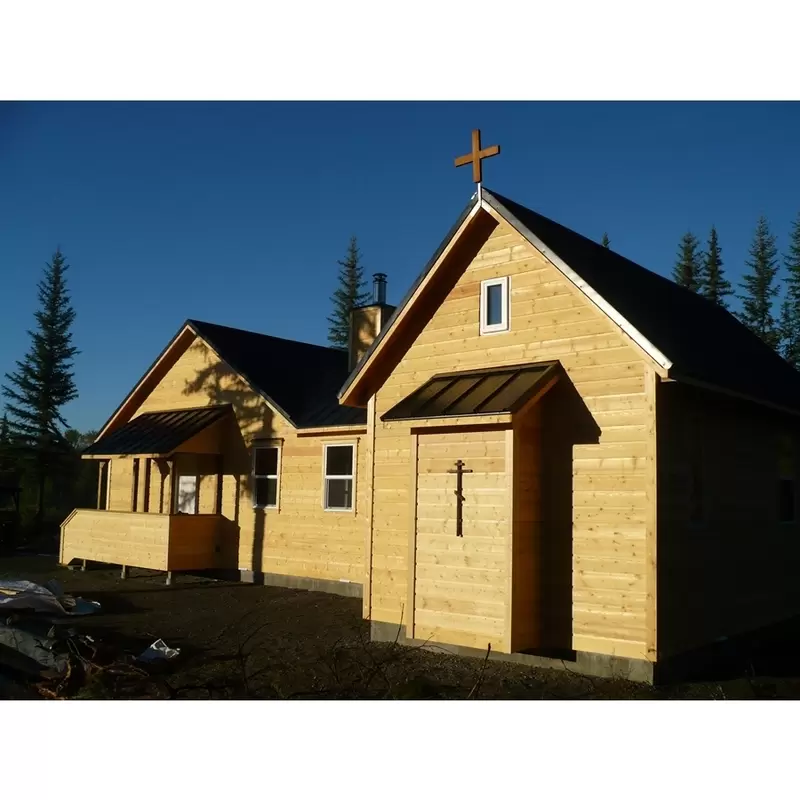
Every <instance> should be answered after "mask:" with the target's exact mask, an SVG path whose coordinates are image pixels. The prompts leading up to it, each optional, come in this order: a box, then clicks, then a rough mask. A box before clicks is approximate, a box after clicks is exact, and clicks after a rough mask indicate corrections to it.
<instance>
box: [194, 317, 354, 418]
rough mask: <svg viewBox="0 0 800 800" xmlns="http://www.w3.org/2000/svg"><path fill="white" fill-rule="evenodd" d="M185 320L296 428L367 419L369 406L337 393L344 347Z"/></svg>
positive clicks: (343, 373)
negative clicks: (346, 401) (345, 401)
mask: <svg viewBox="0 0 800 800" xmlns="http://www.w3.org/2000/svg"><path fill="white" fill-rule="evenodd" d="M187 325H189V326H191V328H192V329H193V330H194V331H195V333H197V335H198V336H200V337H201V338H202V339H205V340H206V341H207V342H208V343H209V344H210V345H211V347H213V348H214V350H216V351H217V353H218V354H219V356H220V357H221V358H222V359H223V361H225V362H226V363H227V364H228V365H229V366H230V367H231V368H232V369H234V370H235V371H236V372H238V373H239V374H240V375H241V376H242V377H243V378H245V380H247V382H248V383H250V385H251V386H252V387H253V389H255V390H256V391H258V392H260V393H261V395H262V396H264V397H265V398H266V399H267V400H268V401H269V402H271V403H272V404H273V405H274V406H275V407H276V408H277V409H278V410H279V411H280V412H281V413H282V414H284V415H285V416H286V417H287V418H288V419H289V420H290V421H291V422H292V423H294V425H296V426H297V427H298V428H317V427H323V426H328V425H366V422H367V411H366V409H364V408H351V407H348V406H340V405H339V400H338V398H337V394H336V393H337V391H338V390H339V387H340V386H341V385H342V383H343V382H344V381H345V379H346V378H347V374H348V354H347V353H346V352H343V351H341V350H334V349H333V348H331V347H322V346H321V345H316V344H307V343H306V342H296V341H293V340H291V339H279V338H278V337H277V336H267V335H266V334H263V333H253V332H252V331H243V330H240V329H238V328H229V327H227V326H225V325H215V324H213V323H211V322H200V321H199V320H194V319H190V320H187Z"/></svg>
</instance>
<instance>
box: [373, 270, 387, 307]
mask: <svg viewBox="0 0 800 800" xmlns="http://www.w3.org/2000/svg"><path fill="white" fill-rule="evenodd" d="M372 302H373V303H374V304H375V305H380V306H384V305H386V273H384V272H376V273H375V274H374V275H373V276H372Z"/></svg>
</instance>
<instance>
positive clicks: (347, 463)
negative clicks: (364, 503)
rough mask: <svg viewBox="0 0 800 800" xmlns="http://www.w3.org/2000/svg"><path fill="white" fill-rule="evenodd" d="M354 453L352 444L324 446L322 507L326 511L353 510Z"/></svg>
mask: <svg viewBox="0 0 800 800" xmlns="http://www.w3.org/2000/svg"><path fill="white" fill-rule="evenodd" d="M354 452H355V446H354V445H352V444H335V445H334V444H327V445H325V453H324V459H325V463H324V467H325V477H324V493H325V495H324V507H325V509H326V510H327V511H352V509H353V493H354V486H355V469H354V464H353V461H354Z"/></svg>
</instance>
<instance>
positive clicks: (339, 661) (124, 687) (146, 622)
mask: <svg viewBox="0 0 800 800" xmlns="http://www.w3.org/2000/svg"><path fill="white" fill-rule="evenodd" d="M0 577H3V578H19V579H27V580H32V581H36V582H40V583H41V582H44V581H46V580H48V579H50V578H56V579H57V580H59V581H60V582H61V583H62V585H63V586H64V588H65V591H66V592H67V593H69V594H73V595H75V596H82V597H84V598H87V599H91V600H97V601H99V602H100V603H101V605H102V612H101V613H99V614H95V615H92V616H90V617H82V618H71V619H70V620H69V621H68V623H66V624H69V625H71V626H73V627H75V628H76V629H78V630H79V631H80V632H83V633H89V634H90V635H92V636H94V637H95V639H96V640H97V641H98V642H99V643H101V645H102V648H103V650H104V651H105V653H106V655H107V656H108V654H111V657H112V660H113V659H116V658H118V657H123V656H124V654H127V655H128V656H129V657H130V656H133V655H136V654H138V653H140V652H142V650H143V649H144V648H145V647H147V646H148V645H149V644H150V643H151V642H153V641H154V640H156V639H164V640H165V641H166V643H167V644H168V645H169V646H170V647H177V648H180V650H181V654H180V656H179V657H178V658H176V659H175V660H174V661H173V662H170V663H169V664H167V665H165V666H164V668H163V669H162V670H158V671H156V673H155V674H150V675H147V676H142V675H141V674H140V675H138V676H136V675H133V676H132V675H130V674H125V673H124V672H122V673H119V672H117V673H115V672H114V670H100V671H99V672H98V673H97V674H94V675H93V676H92V678H91V680H90V681H89V682H88V684H87V685H85V686H83V687H78V688H77V689H76V691H75V692H74V693H73V694H72V696H77V697H86V698H147V697H149V698H198V699H199V698H253V699H304V698H305V699H326V698H329V699H349V698H364V699H384V698H385V699H467V698H472V699H530V700H546V699H562V700H564V699H648V700H656V699H761V698H763V699H773V698H774V699H778V698H796V697H800V660H798V658H797V657H796V655H795V654H797V653H798V652H800V648H799V647H798V644H800V634H798V636H797V637H796V638H795V639H793V640H792V642H790V643H789V644H788V645H785V646H782V648H781V651H780V652H781V654H782V655H781V657H780V658H779V659H776V658H773V657H772V656H770V654H769V653H766V654H764V653H762V654H761V656H760V657H759V658H757V659H756V662H753V661H752V659H750V660H748V662H747V669H746V670H742V671H737V670H733V671H731V670H730V669H727V670H723V671H721V673H720V674H719V675H714V676H711V677H712V678H713V679H708V680H704V681H698V682H687V683H682V684H677V685H671V686H665V687H652V686H646V685H641V684H635V683H630V682H628V681H623V680H609V679H601V678H587V677H584V676H581V675H578V674H575V673H571V672H568V671H566V672H565V671H561V670H554V669H535V668H531V667H526V666H520V665H517V664H507V663H503V662H499V661H494V660H482V659H475V658H459V657H456V656H452V655H449V654H446V653H441V652H436V651H435V650H429V649H424V650H423V649H421V648H412V647H404V646H402V645H396V644H392V643H388V644H387V643H372V642H370V641H369V629H368V624H367V623H366V622H365V621H364V620H362V619H361V601H360V600H358V599H354V598H345V597H339V596H335V595H328V594H322V593H319V592H306V591H299V590H293V589H282V588H275V587H267V586H254V585H251V584H245V583H234V582H228V581H220V580H212V579H210V578H207V577H200V576H190V575H178V576H176V578H175V582H174V583H173V585H172V586H166V585H165V583H164V576H163V574H155V573H151V572H147V571H145V570H131V571H130V576H129V577H128V578H127V579H126V580H121V579H120V575H119V570H118V569H116V568H114V569H112V568H105V567H104V568H97V569H90V570H88V571H87V572H79V571H70V570H67V569H65V568H62V567H59V566H58V565H57V564H56V563H55V559H53V558H50V557H20V556H17V557H15V558H8V559H3V560H0Z"/></svg>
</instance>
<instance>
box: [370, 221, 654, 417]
mask: <svg viewBox="0 0 800 800" xmlns="http://www.w3.org/2000/svg"><path fill="white" fill-rule="evenodd" d="M551 360H561V361H562V362H563V363H564V366H565V368H567V370H568V372H575V373H576V374H575V375H574V379H577V380H578V381H579V382H581V381H582V380H583V379H584V378H586V379H588V380H589V381H590V382H591V381H594V380H605V381H606V382H607V381H608V380H616V381H619V380H623V381H624V382H623V383H617V384H616V390H618V391H620V392H622V393H627V392H629V391H637V392H642V391H644V387H643V377H642V376H643V375H644V365H645V363H646V357H645V356H644V355H643V354H641V352H640V351H639V349H638V348H637V347H636V346H635V345H634V344H633V343H632V342H631V340H630V339H629V338H628V337H627V336H626V335H625V334H624V333H623V332H622V331H621V330H620V329H619V327H618V326H617V325H616V324H615V323H614V322H613V321H612V320H610V319H609V318H608V317H607V316H606V315H605V314H604V313H603V312H602V311H600V310H599V309H598V308H597V307H596V306H594V305H593V304H592V303H591V301H590V300H589V299H588V298H586V297H585V296H584V295H583V294H582V293H581V292H580V291H579V290H578V289H577V288H576V287H574V286H573V285H572V284H571V283H570V282H569V281H568V279H567V278H565V277H564V276H563V275H562V274H561V273H560V272H559V271H558V270H557V269H556V268H555V267H554V266H553V265H552V264H551V263H550V262H549V261H548V260H547V259H546V258H545V257H544V256H543V255H542V254H541V253H540V252H539V251H538V250H536V248H534V247H533V246H532V245H531V244H529V243H528V242H527V241H526V240H525V239H524V238H523V237H522V236H520V234H518V233H517V232H516V231H515V230H514V229H513V228H512V227H511V226H510V225H509V224H508V223H506V222H501V223H500V224H499V225H498V226H497V227H496V228H495V230H494V231H493V232H492V233H491V234H490V235H489V237H488V239H487V240H486V242H485V243H484V245H483V246H482V247H481V249H480V250H479V252H478V253H477V255H476V256H475V257H474V258H473V259H472V261H471V262H470V264H469V265H468V267H467V268H466V269H465V270H464V271H463V274H462V275H461V276H460V278H459V279H458V280H457V281H456V283H455V285H454V286H453V288H452V289H451V290H450V292H449V293H448V295H447V296H446V298H445V299H444V301H443V302H442V303H441V305H440V306H439V307H438V308H437V309H436V311H435V312H434V313H433V316H432V317H431V318H430V319H429V320H428V322H427V323H426V325H425V326H424V328H423V330H422V331H421V333H420V334H419V335H418V336H417V337H416V339H415V340H414V341H413V343H412V344H410V346H409V347H408V349H407V351H406V352H405V354H404V356H403V358H402V360H401V361H400V363H399V364H398V365H397V366H396V367H395V369H394V371H393V373H392V375H391V377H390V378H389V379H388V380H387V381H386V383H385V385H384V386H383V387H382V388H381V390H380V391H379V392H378V409H377V411H378V414H379V415H380V414H382V413H384V412H385V411H386V410H388V408H389V407H390V405H387V404H390V403H391V404H393V403H394V402H397V401H399V400H400V399H402V397H401V396H405V395H407V394H409V393H410V392H411V391H413V389H414V388H416V387H417V386H419V385H420V384H421V383H422V382H424V381H425V380H428V379H429V378H430V377H431V376H432V375H434V374H436V373H438V372H454V371H458V370H466V369H476V368H482V367H490V366H504V365H509V364H525V363H531V362H537V361H551ZM620 365H622V366H620Z"/></svg>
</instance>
